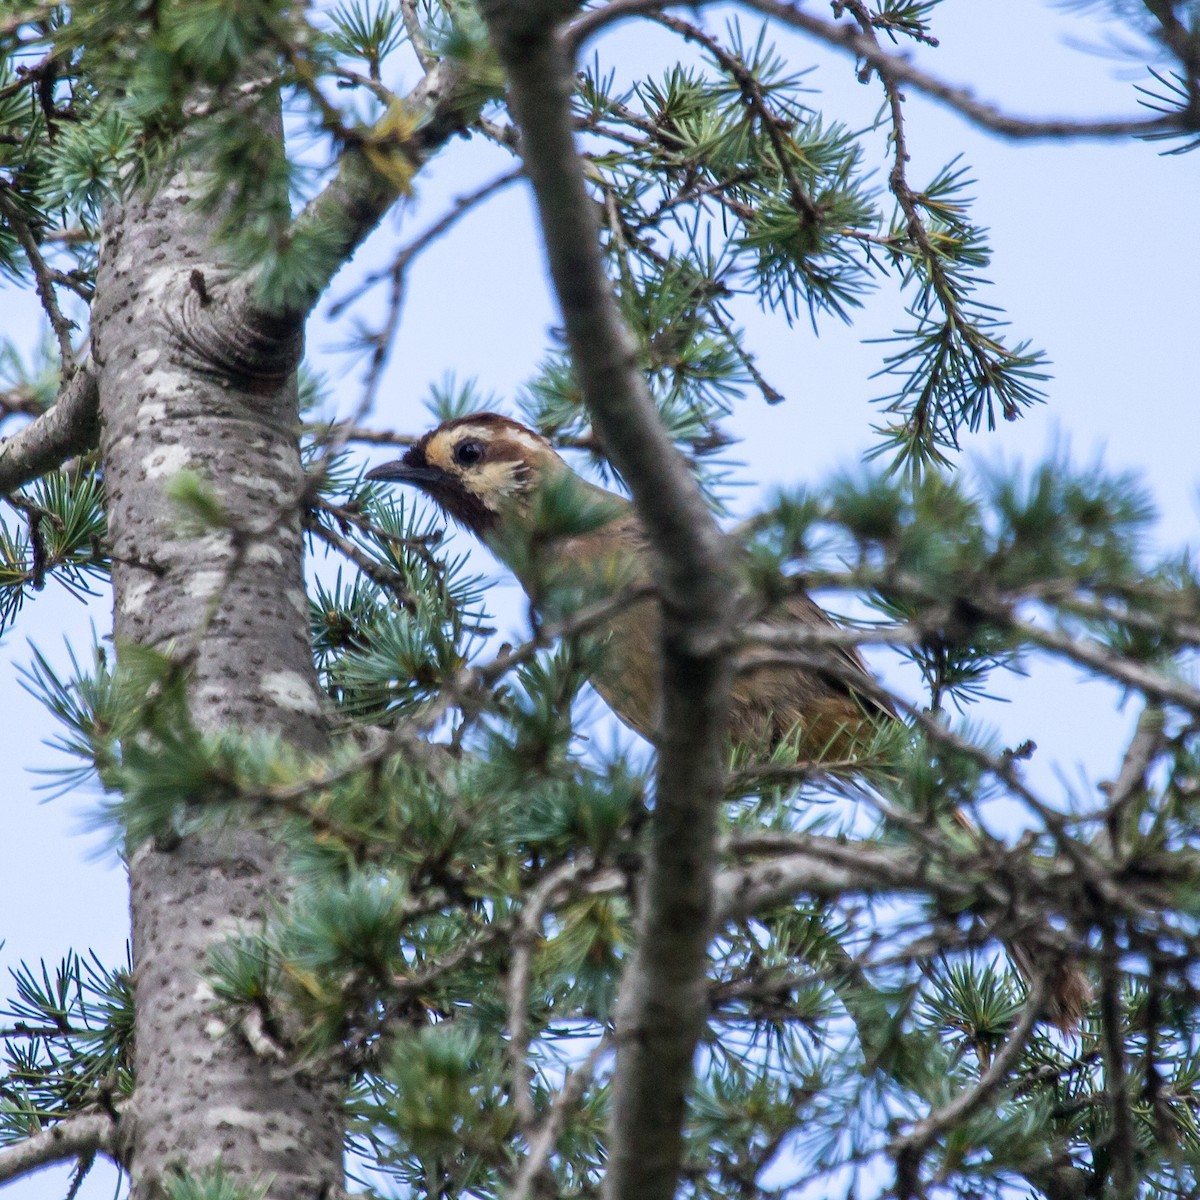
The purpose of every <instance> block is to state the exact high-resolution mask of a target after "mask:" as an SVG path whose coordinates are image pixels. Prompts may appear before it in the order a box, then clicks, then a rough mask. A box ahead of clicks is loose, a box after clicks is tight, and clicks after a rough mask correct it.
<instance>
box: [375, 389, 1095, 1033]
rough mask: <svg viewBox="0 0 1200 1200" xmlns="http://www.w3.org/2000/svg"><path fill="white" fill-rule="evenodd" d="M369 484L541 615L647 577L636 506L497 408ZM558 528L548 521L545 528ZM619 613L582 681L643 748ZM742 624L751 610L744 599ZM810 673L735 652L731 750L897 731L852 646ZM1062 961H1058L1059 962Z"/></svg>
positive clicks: (649, 630) (456, 424) (819, 618)
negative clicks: (384, 487) (419, 516)
mask: <svg viewBox="0 0 1200 1200" xmlns="http://www.w3.org/2000/svg"><path fill="white" fill-rule="evenodd" d="M364 479H366V480H370V481H372V482H387V483H404V484H410V485H412V486H415V487H417V488H419V489H420V490H421V491H422V492H424V493H425V494H426V495H427V496H428V497H429V498H430V499H431V500H432V501H433V502H434V503H435V504H436V505H437V506H438V507H439V508H440V509H441V510H442V511H443V512H444V513H446V514H447V515H448V516H449V517H450V518H452V519H453V520H454V521H456V522H457V523H458V524H459V525H461V526H463V527H464V528H465V529H467V530H468V531H469V532H470V533H471V534H473V535H474V536H475V537H476V538H477V539H478V540H479V541H481V542H482V543H483V544H484V545H486V546H487V547H488V549H490V550H491V551H492V553H493V554H495V556H496V557H497V558H498V559H499V560H500V561H501V562H502V563H504V565H505V566H507V567H508V568H509V569H510V570H512V572H513V574H514V575H516V577H517V580H518V581H519V582H520V584H521V586H522V588H523V589H524V590H525V593H526V595H527V596H528V597H529V599H530V601H531V603H532V604H533V606H534V607H535V609H536V608H538V607H539V605H541V604H542V603H544V602H545V600H546V598H547V597H548V596H549V595H551V594H553V593H554V592H555V591H558V592H559V593H560V594H561V593H564V592H565V593H567V594H571V593H572V592H574V593H575V594H578V593H580V592H583V593H590V594H591V595H593V596H594V595H595V594H596V593H597V592H600V593H604V592H606V591H607V592H613V591H617V590H624V589H626V588H628V589H629V590H630V591H631V592H633V593H636V591H637V589H638V587H639V585H649V584H651V583H652V580H653V562H654V560H653V551H652V548H651V545H650V542H649V539H648V538H647V536H646V533H645V531H644V529H643V527H642V524H641V522H640V520H639V518H638V515H637V511H636V509H635V508H634V505H633V504H632V502H631V501H629V500H627V499H626V498H625V497H623V496H619V495H617V494H616V493H614V492H610V491H607V490H606V489H604V488H601V487H597V486H596V485H595V484H593V483H590V482H589V481H588V480H586V479H584V478H583V477H582V476H581V475H579V474H577V473H576V472H575V471H573V470H572V469H571V467H570V466H569V465H568V463H567V462H566V461H565V460H564V459H563V458H562V456H561V455H560V454H559V453H558V452H557V451H556V450H555V449H554V447H553V446H552V445H551V444H550V442H549V441H548V440H547V439H546V438H544V437H542V435H541V434H539V433H537V432H535V431H534V430H532V429H530V428H528V427H527V426H525V425H523V424H521V423H520V422H519V421H515V420H513V419H512V418H511V417H506V416H503V415H501V414H499V413H494V412H476V413H472V414H469V415H467V416H461V417H455V418H453V419H451V420H448V421H444V422H442V423H441V424H440V425H438V426H436V427H435V428H433V429H431V430H429V431H428V432H427V433H425V434H424V435H423V436H421V437H420V438H419V439H418V440H417V441H416V442H414V443H413V444H412V445H411V446H410V447H409V448H408V450H407V451H406V452H405V454H404V455H403V457H402V458H399V459H396V460H395V461H393V462H388V463H384V464H383V465H381V466H378V467H375V468H373V469H371V470H369V471H367V472H366V474H365V476H364ZM555 491H557V492H559V494H560V495H563V496H567V495H569V496H570V497H571V506H572V507H573V508H574V509H575V510H577V511H578V512H582V513H583V514H584V519H583V520H582V521H581V522H579V524H580V525H582V526H584V527H583V528H579V527H578V526H576V527H575V528H572V529H569V530H567V531H564V532H560V533H558V534H555V533H554V532H553V530H552V529H550V530H547V531H545V532H544V533H543V532H542V531H539V528H538V526H539V522H540V520H541V518H542V516H543V515H544V514H545V512H546V510H547V508H548V507H549V506H548V505H546V504H543V503H542V499H543V498H544V497H546V496H548V495H550V494H552V493H554V492H555ZM549 524H550V525H553V522H549ZM647 590H648V589H647V587H646V586H642V587H641V592H642V594H641V596H640V597H639V598H634V599H632V600H631V602H630V603H628V604H625V605H622V606H620V607H618V608H616V609H615V610H614V611H613V612H612V613H611V615H609V616H608V617H607V619H606V621H604V622H603V623H601V624H600V625H599V627H598V632H599V634H600V636H601V639H602V641H603V643H604V646H603V653H602V656H601V657H600V658H599V659H598V661H597V663H596V665H595V667H594V668H593V672H592V674H591V676H590V677H589V681H590V682H591V684H592V686H593V688H594V689H595V690H596V691H597V692H598V693H599V695H600V696H601V698H602V699H603V700H604V701H605V702H606V703H607V704H608V706H609V707H610V708H611V709H612V711H613V712H614V713H616V715H617V716H618V717H619V718H620V719H621V720H622V721H623V722H624V723H625V724H626V725H628V726H629V727H630V728H631V729H633V730H634V731H635V732H636V733H639V734H641V735H642V736H643V737H645V738H646V739H647V740H649V741H650V742H653V741H654V739H655V731H656V728H657V725H658V715H659V713H658V706H659V670H658V652H659V650H658V646H659V628H660V614H659V607H658V602H657V600H656V599H655V598H654V597H653V595H646V594H645V593H646V592H647ZM746 604H747V608H748V613H747V615H748V617H752V616H755V615H758V614H755V613H754V612H753V611H752V604H753V602H752V601H751V600H750V599H749V597H747V600H746ZM761 616H762V617H763V619H765V620H766V621H768V622H773V623H783V622H793V623H798V624H800V625H803V626H808V627H815V628H818V629H821V628H834V627H835V622H834V621H833V619H832V618H831V617H830V616H829V614H828V613H826V612H825V611H824V609H822V608H821V607H820V605H818V604H817V603H816V602H815V601H814V600H813V599H812V597H811V596H809V595H808V594H807V593H805V592H803V591H800V590H795V589H789V590H788V591H787V594H786V595H785V596H783V597H782V598H781V599H779V600H777V601H776V602H775V604H774V605H773V606H772V607H770V608H769V609H768V611H766V612H764V613H762V614H761ZM810 663H811V665H804V666H799V665H797V664H795V663H794V662H780V661H779V659H778V658H777V657H776V658H772V657H771V656H770V655H767V656H765V657H764V656H763V654H762V653H761V652H759V653H757V658H756V656H755V652H750V653H749V654H743V655H742V658H741V661H740V662H739V664H738V669H737V670H736V672H735V675H734V679H733V682H732V684H731V687H730V695H729V714H728V716H729V720H728V739H729V743H730V745H731V746H732V747H733V748H735V749H737V750H743V751H746V750H748V751H749V753H750V755H751V757H753V756H754V755H756V754H764V753H767V754H769V753H773V752H774V751H776V750H778V749H779V748H780V747H781V746H785V747H786V749H787V752H788V754H789V755H790V756H791V757H792V758H793V761H794V762H795V764H796V765H804V766H812V767H815V768H819V767H820V766H821V764H822V763H828V762H829V761H830V760H831V759H837V760H839V761H841V762H842V763H845V762H846V761H850V762H851V763H852V762H853V760H854V757H855V755H856V754H860V753H861V752H862V750H863V748H864V747H865V746H867V745H869V744H871V742H872V741H873V740H874V738H875V736H876V735H877V734H879V733H881V732H882V733H886V732H887V731H889V730H890V729H891V730H900V729H902V722H901V721H900V718H899V717H898V715H897V713H896V711H895V708H894V707H893V706H892V704H891V703H890V701H889V700H888V699H887V696H886V693H884V692H883V691H882V690H881V689H880V688H879V686H878V685H877V684H875V682H874V679H873V677H872V676H871V674H870V672H869V670H868V668H867V666H866V664H865V663H864V661H863V659H862V657H861V656H860V655H859V654H858V652H857V651H856V650H855V649H854V648H853V647H848V646H832V645H831V646H829V647H825V648H822V650H821V651H820V652H819V653H815V654H814V655H813V656H812V657H811V659H810ZM952 816H953V819H954V821H955V822H956V824H957V825H958V826H959V827H960V829H961V830H963V831H966V834H967V836H968V837H972V838H975V839H978V838H979V837H980V836H981V835H980V831H979V830H978V828H977V827H976V826H975V825H974V822H972V821H971V819H970V818H969V817H967V816H966V815H965V814H963V813H962V812H961V811H956V812H955V813H954V814H952ZM1009 949H1010V952H1011V953H1012V955H1013V958H1014V961H1015V962H1016V963H1017V965H1018V967H1019V968H1020V969H1021V970H1022V973H1024V974H1026V975H1027V976H1028V975H1029V973H1030V971H1031V970H1032V969H1033V967H1034V964H1035V963H1038V962H1045V961H1046V956H1045V953H1044V952H1039V951H1038V949H1037V947H1036V946H1034V945H1032V944H1031V945H1024V944H1020V943H1018V944H1015V945H1010V947H1009ZM1056 957H1057V956H1056ZM1048 967H1049V971H1050V976H1051V983H1050V992H1051V994H1050V998H1049V1001H1048V1003H1047V1016H1048V1017H1049V1019H1050V1020H1051V1021H1052V1022H1053V1023H1054V1024H1056V1025H1058V1026H1059V1027H1060V1028H1061V1029H1064V1030H1071V1029H1074V1028H1077V1027H1078V1025H1079V1022H1080V1020H1081V1019H1082V1015H1083V1012H1084V1010H1085V1008H1086V1006H1087V1003H1088V1001H1089V1000H1090V998H1091V989H1090V985H1089V984H1088V981H1087V978H1086V976H1085V975H1084V974H1083V972H1082V969H1081V968H1080V966H1079V965H1078V963H1076V962H1075V961H1074V959H1073V958H1070V957H1067V958H1061V957H1058V958H1057V961H1056V962H1054V963H1051V964H1048Z"/></svg>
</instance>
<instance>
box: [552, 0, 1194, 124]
mask: <svg viewBox="0 0 1200 1200" xmlns="http://www.w3.org/2000/svg"><path fill="white" fill-rule="evenodd" d="M701 2H702V0H692V2H691V3H689V5H688V7H690V8H696V7H698V6H699V4H700V3H701ZM745 3H746V5H747V6H748V7H749V8H753V9H755V10H756V11H757V12H760V13H762V14H763V16H766V17H771V18H774V19H775V20H777V21H782V22H783V23H784V24H785V25H790V26H792V28H794V29H799V30H801V31H803V32H804V33H807V34H809V35H810V36H812V37H815V38H817V39H818V40H820V41H822V42H825V43H826V44H827V45H830V46H833V47H835V48H836V49H839V50H848V51H850V53H852V54H854V55H856V56H857V57H858V58H861V59H862V60H863V61H864V62H866V63H868V64H869V65H870V66H872V67H873V68H874V69H875V70H876V71H877V72H878V73H879V74H880V76H881V77H882V78H883V79H884V80H885V81H888V82H893V83H898V84H908V85H909V86H910V87H914V88H916V89H917V91H919V92H922V93H924V94H925V95H926V96H928V97H929V98H930V99H931V100H936V101H937V102H938V103H940V104H944V105H946V106H947V107H948V108H951V109H953V110H954V111H955V112H957V113H958V114H959V116H961V117H965V118H966V119H967V120H968V121H970V122H971V123H972V124H973V125H978V126H980V127H981V128H983V129H987V130H990V131H991V132H992V133H997V134H999V135H1000V136H1001V137H1008V138H1019V139H1036V138H1058V139H1069V138H1118V137H1147V136H1150V135H1154V134H1164V133H1171V132H1173V131H1178V132H1180V133H1187V132H1195V131H1196V130H1197V128H1200V115H1198V114H1195V113H1192V112H1191V111H1190V110H1189V111H1188V112H1186V113H1182V112H1181V113H1179V114H1178V115H1170V116H1165V117H1153V118H1145V117H1141V118H1139V117H1114V118H1110V119H1105V120H1098V121H1080V120H1074V119H1072V118H1070V117H1022V116H1015V115H1013V114H1011V113H1006V112H1004V111H1003V110H1002V109H1001V108H999V107H998V106H997V105H995V104H991V103H988V102H987V101H983V100H978V99H976V97H975V96H973V95H972V94H971V92H970V91H969V90H968V89H966V88H964V87H957V86H955V85H954V84H951V83H947V82H945V80H942V79H939V78H937V76H935V75H931V74H930V73H929V72H927V71H923V70H921V69H920V68H919V67H917V66H914V65H913V63H912V62H910V61H909V59H908V58H906V57H905V56H904V55H902V54H894V53H891V52H889V51H887V50H885V49H883V47H882V46H880V45H879V44H878V43H877V42H875V40H874V39H873V38H871V37H868V36H867V35H866V34H864V33H863V32H862V31H861V30H860V29H859V28H858V27H857V26H856V25H854V24H851V23H848V22H839V21H830V20H826V19H824V18H822V17H818V16H816V15H814V14H813V13H810V12H804V11H802V10H801V9H800V8H799V7H797V6H793V5H791V4H788V3H786V0H745ZM669 7H671V5H670V4H669V3H668V2H666V0H611V2H610V3H609V4H605V5H603V6H602V7H599V8H594V9H591V10H590V11H589V12H586V13H584V14H583V16H581V17H579V18H578V19H577V20H575V21H574V22H573V23H572V24H571V26H570V29H569V30H568V33H567V37H568V41H569V44H570V46H571V47H572V49H577V48H578V47H579V46H580V45H581V44H582V43H583V42H584V41H585V40H586V39H587V38H589V37H591V36H592V35H594V34H596V33H598V32H599V31H600V30H601V29H603V28H605V27H606V26H608V25H611V24H613V23H614V22H616V21H619V20H623V19H625V18H626V17H632V16H641V15H647V14H653V13H658V12H661V11H662V10H663V9H665V8H669Z"/></svg>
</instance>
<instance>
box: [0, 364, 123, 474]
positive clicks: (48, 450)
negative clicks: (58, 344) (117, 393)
mask: <svg viewBox="0 0 1200 1200" xmlns="http://www.w3.org/2000/svg"><path fill="white" fill-rule="evenodd" d="M99 405H100V395H99V392H98V391H97V390H96V376H95V375H94V373H93V372H92V369H91V366H90V364H88V363H82V364H80V366H79V368H78V370H76V372H75V374H74V375H72V376H71V379H70V382H68V383H67V385H66V386H65V387H64V388H63V390H62V391H61V392H60V393H59V397H58V399H57V400H56V401H55V402H54V404H53V406H52V407H50V408H48V409H47V410H46V411H45V412H44V413H42V415H41V416H40V417H37V418H36V419H35V420H33V421H31V422H30V423H29V424H28V425H26V426H25V427H24V428H23V429H19V430H18V431H17V432H16V433H14V434H13V435H12V437H9V438H4V439H3V440H0V496H2V495H6V494H7V493H9V492H12V491H15V490H16V489H17V488H19V487H24V486H25V484H27V483H29V482H30V480H32V479H36V478H37V477H38V476H39V475H44V474H45V473H46V472H47V471H51V470H53V469H54V468H55V467H58V466H61V465H62V464H63V463H64V462H66V461H67V459H68V458H73V457H74V456H75V455H77V454H86V453H87V452H88V451H89V450H94V449H95V448H96V443H97V441H98V440H99V437H100V414H99Z"/></svg>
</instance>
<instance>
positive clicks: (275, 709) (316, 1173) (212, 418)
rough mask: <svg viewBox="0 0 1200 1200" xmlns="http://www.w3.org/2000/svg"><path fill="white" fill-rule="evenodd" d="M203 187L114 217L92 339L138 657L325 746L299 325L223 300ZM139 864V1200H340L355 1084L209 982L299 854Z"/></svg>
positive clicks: (112, 514)
mask: <svg viewBox="0 0 1200 1200" xmlns="http://www.w3.org/2000/svg"><path fill="white" fill-rule="evenodd" d="M198 191H199V189H198V188H197V187H196V186H195V184H194V182H193V181H190V180H189V178H188V177H187V176H186V175H184V174H180V175H178V176H176V177H175V178H174V179H172V180H170V181H169V182H168V183H166V184H165V185H164V186H162V187H161V188H160V189H159V190H158V191H157V192H153V193H145V194H141V195H139V196H138V197H136V198H135V199H134V200H132V201H131V202H130V203H129V204H127V205H126V207H125V208H124V209H122V210H121V211H119V212H115V213H113V214H112V215H111V217H110V219H109V220H108V222H107V224H106V228H105V233H104V239H103V245H102V252H101V261H100V267H99V275H98V279H97V287H96V303H95V306H94V311H93V324H92V342H93V358H94V364H95V365H94V369H95V372H96V378H97V384H98V389H99V397H100V414H101V422H102V429H101V451H102V456H103V467H104V477H105V484H106V488H107V492H108V500H109V522H110V536H111V541H112V556H113V587H114V604H115V609H114V631H115V639H116V642H117V647H118V651H117V653H118V659H119V657H120V654H121V648H122V647H128V646H133V645H137V646H147V647H154V648H156V649H158V650H160V651H164V652H170V653H172V654H174V655H175V656H176V657H177V658H179V659H181V660H182V661H183V662H184V664H185V665H186V667H187V669H188V670H189V673H190V684H189V688H190V701H191V711H192V715H193V719H194V720H195V722H196V723H197V725H198V726H200V727H201V728H205V729H218V728H233V729H238V730H241V731H244V732H251V731H255V730H262V731H269V732H275V733H279V734H281V735H282V736H283V737H285V738H287V739H288V740H290V741H291V742H293V743H295V744H296V745H298V746H302V747H307V748H317V747H319V746H320V745H321V744H322V742H323V740H324V731H323V723H322V717H321V707H320V703H319V693H318V688H317V681H316V676H315V673H314V669H313V665H312V655H311V651H310V647H309V641H308V618H307V601H306V597H305V591H304V581H303V570H302V567H303V554H302V551H303V545H302V540H301V529H300V500H301V495H302V488H303V472H302V470H301V465H300V458H299V452H298V447H297V429H298V414H297V402H296V384H295V366H296V363H297V361H298V359H299V356H300V351H301V345H300V338H299V336H298V334H297V333H296V330H297V329H298V328H299V326H298V323H295V322H293V323H291V324H285V323H283V322H280V323H279V324H278V327H277V328H275V329H272V328H271V327H270V322H269V321H266V320H259V321H258V322H257V323H256V324H253V323H247V322H246V321H245V319H244V318H243V317H242V315H241V313H240V312H239V311H238V309H237V308H236V307H235V306H233V305H231V304H229V303H226V301H225V300H224V299H223V296H224V294H225V290H226V283H227V281H228V282H229V283H230V285H231V286H229V288H228V291H229V292H230V293H238V288H236V287H234V286H232V277H231V275H230V273H229V272H228V271H227V270H226V269H225V267H224V265H223V264H222V263H221V261H220V257H219V253H218V251H217V249H216V248H215V246H214V244H213V240H212V236H211V233H212V228H211V220H210V219H207V218H205V217H203V216H202V215H201V214H200V212H199V210H198V209H197V206H196V199H197V194H198ZM238 294H240V293H238ZM183 470H188V471H191V472H194V473H195V474H197V475H199V476H200V477H202V478H203V479H204V480H205V481H206V482H207V484H208V486H209V487H210V488H211V490H212V492H213V493H214V494H215V496H216V497H217V498H218V499H219V501H220V504H221V506H222V508H223V510H224V515H225V519H224V523H223V524H222V527H220V528H217V529H210V530H207V531H205V532H203V533H202V534H200V535H198V536H197V535H195V534H191V535H189V534H186V533H184V532H181V529H180V526H179V522H178V514H177V513H176V512H175V511H173V509H172V506H171V503H170V501H169V500H168V498H167V496H166V494H165V491H164V489H165V488H166V486H167V485H168V484H169V483H170V481H171V480H172V479H173V478H175V477H176V476H177V475H178V473H179V472H180V471H183ZM197 799H198V800H202V799H203V797H197ZM129 871H130V878H131V905H132V917H133V944H134V959H135V975H134V990H135V1001H136V1013H137V1016H136V1021H137V1025H136V1051H135V1067H136V1079H137V1082H136V1092H135V1096H134V1100H133V1105H132V1109H133V1111H132V1112H131V1113H128V1114H127V1115H126V1116H127V1120H126V1121H125V1125H126V1128H127V1132H126V1135H125V1150H124V1154H123V1155H122V1157H123V1159H124V1160H125V1164H126V1166H127V1167H128V1168H129V1169H130V1172H131V1175H132V1179H133V1197H134V1200H146V1198H149V1197H152V1196H159V1195H161V1189H162V1188H163V1186H164V1183H166V1182H169V1179H170V1177H171V1175H172V1173H173V1172H176V1171H178V1170H184V1171H187V1172H191V1173H203V1172H204V1171H206V1170H210V1169H212V1168H213V1167H215V1166H216V1165H217V1164H218V1163H220V1164H221V1166H222V1167H223V1169H224V1170H225V1172H226V1173H228V1174H229V1175H231V1176H232V1177H234V1178H235V1179H237V1180H239V1181H241V1182H244V1183H248V1184H249V1183H258V1184H264V1185H269V1191H268V1195H270V1196H272V1197H280V1198H282V1197H288V1198H289V1200H303V1198H305V1197H313V1198H315V1197H325V1196H328V1195H330V1194H336V1193H337V1191H338V1189H339V1188H340V1186H341V1181H342V1167H341V1156H342V1131H341V1124H340V1117H339V1106H338V1095H337V1089H336V1087H334V1086H332V1085H331V1082H330V1081H328V1080H323V1079H320V1078H314V1077H313V1076H311V1075H309V1074H306V1073H297V1072H296V1071H295V1070H294V1069H293V1068H292V1065H291V1064H289V1063H287V1062H281V1061H276V1060H272V1059H270V1058H264V1057H260V1054H259V1053H256V1051H255V1049H254V1048H253V1047H252V1045H251V1042H250V1040H248V1039H247V1038H246V1037H245V1036H244V1035H243V1034H242V1033H241V1032H240V1031H239V1030H238V1029H237V1028H236V1027H230V1026H229V1022H230V1019H231V1018H230V1014H229V1012H228V1010H222V1009H221V1008H220V1007H219V1005H218V1004H217V1003H216V999H215V997H214V996H213V994H212V992H211V990H210V989H209V988H208V986H207V985H206V984H205V983H204V980H203V976H204V973H205V970H206V968H207V965H208V954H209V950H210V948H211V947H212V946H213V945H214V944H215V943H219V942H220V941H222V940H223V939H224V938H225V937H226V936H227V935H228V934H229V933H230V932H232V931H233V930H234V929H235V928H238V927H242V928H246V927H253V926H255V925H256V924H259V923H261V922H262V920H263V919H264V915H265V912H266V910H267V909H268V908H269V906H270V904H272V903H277V902H278V901H279V900H280V899H281V898H282V897H284V896H285V895H286V892H287V882H286V878H285V875H284V871H283V865H282V862H281V853H280V849H279V847H278V846H277V845H276V844H275V842H274V841H273V839H272V838H271V836H270V835H269V833H267V832H251V831H244V830H243V831H233V830H231V831H227V832H223V833H212V834H210V833H206V834H203V835H197V834H194V833H193V834H188V835H185V836H184V837H183V838H182V839H181V840H179V841H178V842H177V843H176V844H175V845H173V846H167V845H164V844H155V843H150V842H148V843H145V844H143V845H141V846H138V847H134V848H133V849H132V853H131V858H130V862H129ZM260 1049H261V1047H260Z"/></svg>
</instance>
